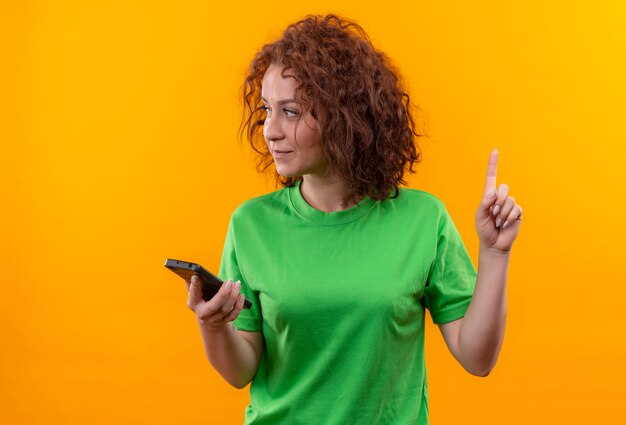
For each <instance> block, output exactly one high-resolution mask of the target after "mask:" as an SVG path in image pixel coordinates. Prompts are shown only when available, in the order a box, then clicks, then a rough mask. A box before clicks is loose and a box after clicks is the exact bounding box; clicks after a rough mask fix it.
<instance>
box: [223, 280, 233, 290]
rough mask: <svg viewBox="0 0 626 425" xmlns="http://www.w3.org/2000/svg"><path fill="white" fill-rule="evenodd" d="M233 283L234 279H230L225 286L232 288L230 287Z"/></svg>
mask: <svg viewBox="0 0 626 425" xmlns="http://www.w3.org/2000/svg"><path fill="white" fill-rule="evenodd" d="M232 284H233V281H232V280H230V279H228V280H227V281H226V284H225V285H224V286H226V287H227V288H230V287H231V286H232Z"/></svg>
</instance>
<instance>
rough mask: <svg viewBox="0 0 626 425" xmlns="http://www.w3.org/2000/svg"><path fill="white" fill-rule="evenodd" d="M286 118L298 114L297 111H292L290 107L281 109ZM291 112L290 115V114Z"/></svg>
mask: <svg viewBox="0 0 626 425" xmlns="http://www.w3.org/2000/svg"><path fill="white" fill-rule="evenodd" d="M283 111H285V114H286V115H287V117H288V118H293V117H297V116H298V111H294V110H292V109H283ZM290 114H291V115H290Z"/></svg>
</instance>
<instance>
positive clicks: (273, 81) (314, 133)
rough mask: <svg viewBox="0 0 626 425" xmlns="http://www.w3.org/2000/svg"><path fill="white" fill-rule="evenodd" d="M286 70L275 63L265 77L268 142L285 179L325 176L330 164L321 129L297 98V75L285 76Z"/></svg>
mask: <svg viewBox="0 0 626 425" xmlns="http://www.w3.org/2000/svg"><path fill="white" fill-rule="evenodd" d="M283 69H284V68H283V66H282V65H279V64H272V65H270V67H269V68H268V69H267V71H266V72H265V76H264V77H263V83H262V84H263V86H262V88H261V98H262V100H263V103H264V105H265V108H266V118H265V124H264V127H263V136H264V137H265V142H266V143H267V146H268V147H269V150H270V152H271V153H272V157H273V158H274V163H275V164H276V171H277V172H278V174H280V175H281V176H283V177H296V176H303V175H305V174H318V175H321V176H323V175H324V174H325V172H326V167H327V163H326V159H325V157H324V154H323V151H322V145H321V143H320V134H321V129H320V127H319V124H318V123H317V122H316V121H315V120H314V119H313V117H312V116H311V114H310V110H309V109H308V108H306V105H303V104H302V103H301V102H299V101H298V99H296V94H295V92H296V86H297V82H296V79H295V76H294V75H293V74H292V73H291V72H290V71H286V72H285V73H284V75H285V76H284V77H283V76H282V75H281V72H282V70H283ZM305 108H306V109H305Z"/></svg>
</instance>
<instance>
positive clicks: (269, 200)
mask: <svg viewBox="0 0 626 425" xmlns="http://www.w3.org/2000/svg"><path fill="white" fill-rule="evenodd" d="M288 191H289V188H288V187H284V188H282V189H279V190H276V191H274V192H270V193H266V194H264V195H260V196H257V197H254V198H251V199H248V200H246V201H244V202H242V203H241V204H240V205H239V206H238V207H237V208H235V210H234V211H233V214H232V219H233V220H243V219H246V218H248V217H261V216H265V215H267V214H271V213H275V212H276V210H280V209H284V208H285V206H286V205H287V203H288V202H289V193H288Z"/></svg>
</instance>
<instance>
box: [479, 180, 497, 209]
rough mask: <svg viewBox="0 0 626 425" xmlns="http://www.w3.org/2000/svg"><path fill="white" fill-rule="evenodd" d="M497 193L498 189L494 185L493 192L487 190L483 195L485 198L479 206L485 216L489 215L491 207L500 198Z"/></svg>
mask: <svg viewBox="0 0 626 425" xmlns="http://www.w3.org/2000/svg"><path fill="white" fill-rule="evenodd" d="M496 195H497V190H496V188H495V187H494V188H493V190H492V191H491V192H487V193H486V194H485V195H484V196H483V199H482V200H481V201H480V206H479V207H478V213H479V215H483V216H488V215H489V208H491V206H492V205H493V204H494V203H495V202H496V199H498V197H497V196H496Z"/></svg>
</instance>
